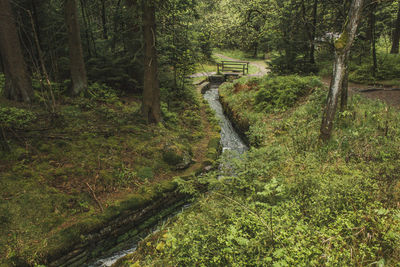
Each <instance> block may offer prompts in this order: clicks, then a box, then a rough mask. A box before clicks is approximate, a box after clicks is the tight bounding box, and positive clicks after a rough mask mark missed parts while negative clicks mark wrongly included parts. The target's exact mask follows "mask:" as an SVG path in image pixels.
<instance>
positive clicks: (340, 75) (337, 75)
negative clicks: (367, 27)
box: [320, 0, 364, 141]
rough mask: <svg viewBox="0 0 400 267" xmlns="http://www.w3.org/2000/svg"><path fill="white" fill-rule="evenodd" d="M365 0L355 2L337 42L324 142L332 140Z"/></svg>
mask: <svg viewBox="0 0 400 267" xmlns="http://www.w3.org/2000/svg"><path fill="white" fill-rule="evenodd" d="M363 4H364V0H353V1H352V3H351V7H350V11H349V15H348V18H347V20H346V23H345V25H344V29H343V32H342V33H341V35H340V37H339V38H338V39H337V40H336V41H335V62H334V67H333V75H332V80H331V84H330V87H329V94H328V98H327V102H326V107H325V110H324V114H323V118H322V124H321V129H320V132H321V133H320V138H321V139H322V140H324V141H326V140H328V139H330V137H331V133H332V127H333V121H334V118H335V113H336V108H337V103H338V96H339V93H340V92H341V90H342V86H343V80H344V79H345V74H346V68H347V60H346V58H347V57H348V53H349V51H350V48H351V45H352V44H353V41H354V37H355V35H356V31H357V27H358V24H359V22H360V18H361V12H362V7H363Z"/></svg>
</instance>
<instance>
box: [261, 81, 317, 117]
mask: <svg viewBox="0 0 400 267" xmlns="http://www.w3.org/2000/svg"><path fill="white" fill-rule="evenodd" d="M318 86H321V82H320V81H319V79H318V78H316V77H313V76H311V77H300V76H296V75H290V76H278V77H273V78H265V79H263V80H262V81H261V84H260V87H261V89H260V90H259V91H258V93H257V95H256V97H255V104H256V105H257V108H258V109H259V110H264V111H267V112H270V111H274V110H278V111H282V110H286V109H287V108H289V107H291V106H293V105H294V104H295V103H296V101H297V100H298V99H299V97H301V96H306V95H308V94H309V93H310V92H311V91H312V90H313V89H314V88H315V87H318Z"/></svg>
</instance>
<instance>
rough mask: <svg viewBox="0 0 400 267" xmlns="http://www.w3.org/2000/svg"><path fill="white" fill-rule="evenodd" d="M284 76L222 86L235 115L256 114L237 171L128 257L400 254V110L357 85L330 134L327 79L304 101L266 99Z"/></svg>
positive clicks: (145, 262)
mask: <svg viewBox="0 0 400 267" xmlns="http://www.w3.org/2000/svg"><path fill="white" fill-rule="evenodd" d="M274 79H276V78H268V77H266V78H262V79H250V80H249V79H245V78H243V79H241V80H239V81H236V82H234V83H231V84H225V86H223V87H222V88H221V94H222V96H223V98H222V100H223V101H224V102H225V106H226V107H227V109H228V110H230V113H232V114H235V116H233V118H234V119H235V120H242V121H247V122H249V126H250V127H249V131H248V132H247V133H246V134H247V136H248V138H249V140H250V141H251V144H252V148H251V149H250V151H249V152H248V154H247V155H246V157H244V158H243V159H242V160H237V161H234V162H232V164H233V166H234V169H235V173H236V175H235V176H227V177H224V176H223V175H221V172H218V173H214V174H210V175H209V176H208V177H205V178H204V179H205V180H206V181H208V182H209V183H210V189H211V190H212V192H211V193H209V194H206V195H204V196H203V197H202V198H201V199H200V201H199V202H198V203H197V204H196V205H194V206H193V207H192V208H191V209H190V210H188V211H187V212H184V213H183V214H181V215H180V216H179V217H178V219H177V221H176V222H174V223H173V224H172V225H170V226H169V227H166V229H164V232H162V234H160V235H156V236H155V237H154V238H153V239H151V238H150V239H149V241H150V244H149V245H147V244H146V243H144V244H143V246H147V251H146V250H145V251H144V250H141V251H144V253H143V254H134V255H132V256H130V257H128V258H127V259H126V260H125V262H124V261H122V262H121V265H120V266H129V264H137V265H138V264H139V265H140V266H191V265H195V264H197V265H202V264H204V265H207V264H210V263H212V264H215V265H217V266H271V265H277V266H309V265H310V266H366V265H371V264H382V265H388V266H397V265H398V264H399V263H400V258H399V255H400V251H399V246H398V244H399V242H400V216H399V215H400V209H399V206H398V203H399V201H400V176H399V173H400V172H399V158H400V147H399V146H400V145H399V144H400V140H399V138H400V112H399V111H398V110H396V109H393V108H390V107H389V106H388V105H386V104H385V103H383V102H380V101H374V100H369V99H366V98H363V97H361V96H360V95H357V94H356V95H353V96H352V98H351V99H350V101H349V106H348V109H347V110H346V111H345V112H342V113H339V114H337V117H336V119H335V124H334V125H335V127H334V132H333V136H332V139H331V140H330V141H329V142H327V143H322V142H321V141H319V140H318V135H319V126H320V123H321V114H322V111H323V108H324V103H325V99H326V95H327V91H326V89H325V88H322V87H321V86H316V85H317V84H316V83H314V78H313V79H311V80H310V83H309V89H310V90H308V93H307V94H306V95H303V96H301V97H299V98H297V101H296V103H295V104H294V106H283V105H281V104H280V103H283V102H279V101H277V102H274V103H275V105H278V107H280V109H272V110H271V109H267V110H266V109H263V108H260V107H259V102H258V100H257V96H258V95H259V92H260V91H262V90H268V88H269V86H271V85H274V84H275V82H274ZM279 79H287V82H293V81H296V80H302V79H303V78H300V77H297V78H296V77H283V78H279ZM268 80H270V82H268ZM282 84H283V83H282ZM319 84H321V83H319ZM285 90H289V88H286V89H285ZM296 90H297V89H296ZM304 92H305V91H304ZM290 103H292V102H290ZM231 166H232V165H231ZM222 171H223V170H222ZM228 173H229V172H228ZM217 177H218V179H216V178H217Z"/></svg>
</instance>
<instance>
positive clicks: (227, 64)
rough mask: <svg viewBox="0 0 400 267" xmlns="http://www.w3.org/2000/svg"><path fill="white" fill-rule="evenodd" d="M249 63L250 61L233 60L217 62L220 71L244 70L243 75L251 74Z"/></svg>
mask: <svg viewBox="0 0 400 267" xmlns="http://www.w3.org/2000/svg"><path fill="white" fill-rule="evenodd" d="M249 63H250V62H248V61H232V60H224V61H221V63H217V68H218V71H217V73H221V72H227V71H230V72H242V73H243V75H245V74H249Z"/></svg>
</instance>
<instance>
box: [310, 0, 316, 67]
mask: <svg viewBox="0 0 400 267" xmlns="http://www.w3.org/2000/svg"><path fill="white" fill-rule="evenodd" d="M317 14H318V0H314V6H313V22H312V25H311V27H312V29H311V38H310V39H311V40H310V42H311V45H310V64H311V65H315V35H316V32H317Z"/></svg>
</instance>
